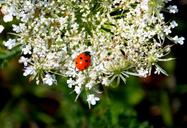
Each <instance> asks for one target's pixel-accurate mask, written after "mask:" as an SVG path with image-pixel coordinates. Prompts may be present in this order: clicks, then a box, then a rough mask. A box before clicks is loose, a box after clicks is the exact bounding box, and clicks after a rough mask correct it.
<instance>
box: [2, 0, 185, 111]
mask: <svg viewBox="0 0 187 128" xmlns="http://www.w3.org/2000/svg"><path fill="white" fill-rule="evenodd" d="M169 1H170V0H165V1H164V0H128V1H127V0H85V1H80V0H50V1H46V0H44V1H39V0H33V1H31V0H5V1H4V2H3V3H1V5H0V8H1V12H2V13H3V20H4V22H5V23H6V22H10V21H12V20H13V19H17V20H18V21H19V23H18V24H13V25H12V30H13V31H14V33H13V35H14V38H12V39H8V41H4V45H5V46H6V47H7V48H8V49H9V50H11V49H13V48H14V47H20V49H21V53H22V56H21V57H20V60H19V62H20V63H23V65H24V73H23V75H24V76H29V77H30V79H35V80H36V83H37V84H41V83H43V84H46V85H49V86H51V85H54V84H56V83H57V82H58V81H57V80H56V78H55V77H56V76H57V75H60V76H62V77H66V78H67V84H68V87H69V88H72V89H73V90H74V92H75V93H76V94H77V98H78V96H79V95H80V94H81V92H84V93H83V94H85V95H86V96H85V97H86V98H85V99H86V101H87V102H88V104H89V107H90V106H91V105H95V104H96V102H97V101H99V100H100V98H99V96H100V93H99V92H100V91H99V90H98V87H99V86H100V85H102V86H110V85H111V84H114V83H115V84H117V85H118V84H120V83H122V82H124V83H125V82H126V78H127V77H129V76H131V75H133V76H138V77H146V76H148V75H150V74H151V71H152V70H153V69H152V67H153V66H154V67H156V68H155V69H154V70H155V71H154V73H155V74H160V73H163V74H165V75H167V73H166V72H165V71H164V70H163V69H162V68H161V67H160V66H159V65H158V64H157V62H159V61H169V60H171V59H172V58H166V55H168V53H169V52H170V47H171V45H173V44H172V42H174V43H175V44H180V45H182V44H183V43H184V37H179V36H177V35H176V36H171V33H172V30H173V29H174V28H175V27H177V26H178V24H177V23H176V22H175V21H171V22H168V21H165V19H164V16H163V14H162V13H161V11H165V12H166V13H167V12H168V13H177V12H178V9H177V6H176V5H170V6H168V7H165V3H168V2H169ZM5 23H3V24H5ZM3 29H4V27H3V26H2V25H0V32H2V31H3ZM169 40H170V44H169V43H167V44H166V43H165V41H169ZM85 53H89V55H88V54H85ZM28 55H29V56H28ZM87 55H88V56H87ZM77 56H79V57H80V58H78V59H77ZM86 56H87V57H86ZM82 57H83V58H82ZM85 58H88V59H89V60H91V62H90V61H89V62H88V60H87V63H86V62H84V61H83V60H84V59H85ZM75 61H76V62H75ZM85 61H86V60H85ZM83 66H85V67H83ZM80 69H81V70H80ZM77 98H76V99H77Z"/></svg>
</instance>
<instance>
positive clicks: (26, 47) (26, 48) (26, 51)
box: [22, 45, 32, 55]
mask: <svg viewBox="0 0 187 128" xmlns="http://www.w3.org/2000/svg"><path fill="white" fill-rule="evenodd" d="M22 52H23V54H24V55H26V54H31V53H32V52H31V46H30V45H26V46H25V47H24V48H22Z"/></svg>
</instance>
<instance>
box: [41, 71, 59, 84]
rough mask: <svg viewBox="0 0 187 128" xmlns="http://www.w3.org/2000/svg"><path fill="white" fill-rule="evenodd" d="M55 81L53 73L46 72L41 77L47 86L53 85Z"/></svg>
mask: <svg viewBox="0 0 187 128" xmlns="http://www.w3.org/2000/svg"><path fill="white" fill-rule="evenodd" d="M55 82H56V79H55V76H54V75H50V74H46V75H45V77H44V78H43V83H44V84H47V85H49V86H51V85H53V84H54V83H55Z"/></svg>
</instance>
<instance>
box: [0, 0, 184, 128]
mask: <svg viewBox="0 0 187 128" xmlns="http://www.w3.org/2000/svg"><path fill="white" fill-rule="evenodd" d="M173 3H176V4H177V5H178V8H179V10H180V11H179V13H178V14H176V15H175V16H173V15H169V14H167V15H166V19H167V18H168V19H171V20H176V21H177V22H178V23H179V27H178V28H177V29H175V30H174V34H178V35H179V36H180V35H181V36H184V37H185V38H186V39H187V24H186V23H187V19H186V12H187V1H185V0H183V1H182V0H181V1H177V0H176V1H174V2H173ZM0 15H1V16H0V22H1V23H0V24H3V25H4V26H5V30H4V31H3V33H1V35H0V66H1V68H0V128H187V109H186V108H187V102H186V99H187V76H186V73H187V66H186V65H187V62H186V55H187V44H186V43H187V41H185V43H184V45H183V46H179V45H175V46H173V48H172V53H171V55H170V56H172V57H175V58H176V60H174V61H169V62H166V63H161V64H160V65H162V67H163V68H164V69H165V70H166V71H167V72H168V74H169V76H168V77H167V76H164V75H151V76H150V77H148V78H144V79H140V78H136V77H130V78H129V79H128V80H127V84H126V85H120V86H118V87H109V88H105V89H104V90H103V95H102V97H101V101H100V102H98V104H97V105H96V106H92V108H91V109H89V108H88V105H87V103H86V102H84V101H83V98H82V97H80V98H79V99H78V100H77V102H74V99H75V97H76V95H75V94H70V93H71V91H72V90H71V89H69V88H68V87H67V85H66V82H65V81H66V80H65V79H62V78H61V77H58V81H59V82H58V85H55V86H51V87H49V86H45V85H36V84H35V82H33V81H29V79H28V78H26V77H23V75H22V74H23V71H22V70H23V66H22V65H21V64H19V63H18V59H19V56H20V53H19V52H18V49H16V48H15V49H14V50H13V51H11V52H10V51H8V50H5V48H4V46H3V44H2V40H6V39H7V38H9V37H10V35H8V34H7V33H8V32H10V31H11V23H6V24H5V23H3V22H2V14H0ZM14 22H15V21H14Z"/></svg>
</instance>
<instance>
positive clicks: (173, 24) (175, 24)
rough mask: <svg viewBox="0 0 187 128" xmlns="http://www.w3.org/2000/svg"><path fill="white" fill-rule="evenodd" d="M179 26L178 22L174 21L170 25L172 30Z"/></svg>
mask: <svg viewBox="0 0 187 128" xmlns="http://www.w3.org/2000/svg"><path fill="white" fill-rule="evenodd" d="M177 26H178V24H177V22H176V21H174V20H173V21H172V22H171V23H170V27H171V28H175V27H177Z"/></svg>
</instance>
